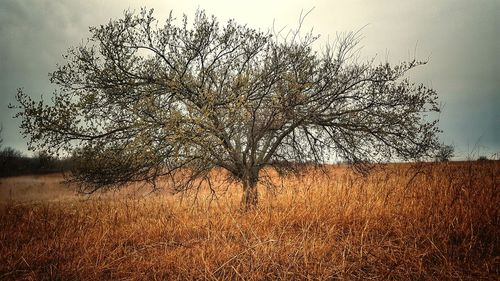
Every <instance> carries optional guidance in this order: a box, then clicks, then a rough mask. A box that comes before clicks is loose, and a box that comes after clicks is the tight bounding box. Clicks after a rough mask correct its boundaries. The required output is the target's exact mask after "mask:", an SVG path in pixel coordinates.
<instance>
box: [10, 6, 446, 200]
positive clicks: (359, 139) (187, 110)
mask: <svg viewBox="0 0 500 281" xmlns="http://www.w3.org/2000/svg"><path fill="white" fill-rule="evenodd" d="M358 41H359V35H358V33H356V32H352V33H347V34H344V35H343V36H339V37H338V38H337V40H336V41H335V42H334V43H332V44H328V45H326V46H323V47H321V48H316V47H315V44H316V42H317V37H316V36H313V35H312V34H310V33H307V34H304V35H302V34H300V32H299V31H297V32H292V33H291V34H290V35H289V36H281V34H275V33H273V32H262V31H259V30H255V29H252V28H250V27H247V26H244V25H239V24H237V23H236V22H235V21H234V20H230V21H228V22H227V24H224V25H221V24H219V23H218V21H217V19H216V18H215V17H213V16H212V17H210V16H207V15H206V14H205V13H204V12H203V11H198V12H197V13H196V16H195V17H194V20H193V21H192V24H191V23H189V22H188V20H187V17H186V16H184V18H183V19H182V20H180V21H179V20H176V19H175V18H174V17H173V16H172V15H170V17H169V18H167V19H166V20H165V21H162V22H160V21H157V20H156V19H155V18H154V17H153V13H152V10H151V11H147V10H145V9H143V10H142V11H141V12H140V13H137V14H136V13H133V12H125V14H124V17H123V18H121V19H117V20H111V21H110V22H109V23H107V24H105V25H100V26H97V27H91V28H90V37H89V39H88V40H87V42H85V43H83V44H81V45H80V46H77V47H74V48H71V49H69V51H68V53H67V54H66V55H65V56H64V58H65V61H66V62H65V64H63V65H60V66H58V67H57V69H56V70H55V71H54V72H53V73H51V74H50V81H51V82H52V83H55V84H56V85H58V90H56V91H55V92H54V93H53V95H52V102H49V103H47V102H44V101H43V100H42V101H34V100H32V99H31V98H30V96H29V95H28V94H26V93H25V92H24V91H23V90H19V91H18V94H17V101H18V104H17V105H15V107H16V108H17V109H18V110H17V114H16V116H17V117H18V118H20V119H21V121H22V124H21V130H22V133H23V134H24V135H25V136H26V137H27V138H28V139H29V144H30V147H32V148H38V149H45V150H52V151H65V152H67V153H72V154H74V156H75V159H76V161H77V163H79V165H76V166H77V167H80V169H78V168H77V169H76V170H75V172H74V174H73V176H74V177H75V179H76V180H78V181H81V182H82V183H84V184H85V186H86V187H88V188H89V189H88V190H89V191H94V190H97V189H99V188H105V187H112V186H116V185H120V184H124V183H128V182H130V181H144V180H146V181H148V182H150V183H152V184H153V186H155V183H156V180H157V179H158V178H159V177H160V176H165V175H171V176H172V178H179V177H175V176H174V175H175V174H176V173H179V172H182V173H184V174H189V175H188V177H183V179H184V180H180V181H181V182H180V183H179V185H178V186H179V189H182V188H186V187H187V186H188V183H189V182H192V181H191V180H192V179H196V178H202V177H205V176H207V174H208V172H209V171H210V170H211V169H212V168H214V167H219V168H223V169H225V170H227V171H229V174H230V175H231V176H232V177H233V178H234V179H236V180H238V181H240V182H242V186H243V187H244V190H245V192H244V193H245V196H244V199H243V200H244V201H245V204H246V205H252V204H256V203H257V190H256V184H257V182H258V180H259V172H260V171H261V169H262V168H264V167H266V166H274V167H276V168H278V169H280V168H286V167H289V165H287V164H290V163H304V162H314V163H325V162H328V160H331V159H333V157H339V158H342V159H344V160H346V161H348V162H350V163H355V164H360V165H363V164H366V163H372V162H374V161H375V162H376V161H381V160H387V159H403V160H410V159H420V158H422V157H427V156H429V155H430V153H431V152H432V151H433V150H434V149H435V148H436V147H437V146H438V143H437V140H436V133H437V132H438V131H439V130H438V128H437V125H436V121H429V120H428V118H427V117H426V114H427V113H428V112H436V111H438V110H439V109H438V107H437V95H436V92H435V91H434V90H433V89H430V88H427V87H425V86H424V85H421V84H414V83H412V82H410V81H409V80H408V79H407V78H405V74H406V73H407V72H408V71H409V70H410V69H412V68H414V67H417V66H419V65H421V64H424V63H425V62H419V61H416V60H412V61H409V62H402V63H400V64H398V65H391V64H389V63H383V64H375V63H374V62H373V60H369V61H365V62H361V61H360V59H359V58H357V57H356V50H357V49H356V48H357V44H358ZM318 49H321V50H320V51H318Z"/></svg>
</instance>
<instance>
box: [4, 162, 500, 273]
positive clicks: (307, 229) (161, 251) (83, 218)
mask: <svg viewBox="0 0 500 281" xmlns="http://www.w3.org/2000/svg"><path fill="white" fill-rule="evenodd" d="M62 180H63V178H62V177H61V175H46V176H24V177H15V178H4V179H1V180H0V182H1V183H0V279H5V280H40V279H56V280H105V279H109V280H178V279H179V280H191V279H198V280H199V279H203V280H205V279H207V280H221V279H222V280H226V279H231V280H238V279H244V280H297V279H299V280H303V279H305V280H308V279H311V280H337V279H340V280H369V279H371V280H498V279H499V278H500V243H499V237H500V212H499V210H500V189H499V181H500V162H499V161H481V162H479V161H477V162H450V163H428V164H421V165H416V164H391V165H386V166H379V167H377V168H376V169H375V170H373V171H372V172H371V173H370V174H369V175H368V176H366V177H363V176H361V175H358V174H355V173H353V172H351V170H349V169H347V168H346V167H344V166H330V167H328V168H326V170H325V171H323V172H322V171H317V170H304V173H303V175H301V176H293V177H292V176H289V177H286V178H284V179H283V180H280V179H278V178H273V179H272V180H273V181H274V182H275V183H277V185H276V187H275V188H274V189H272V190H266V189H265V188H264V186H260V194H261V197H260V202H259V207H258V208H257V209H255V210H251V211H248V212H242V211H241V210H240V205H239V200H240V196H241V190H240V188H239V187H238V186H237V185H236V184H233V185H232V186H229V189H228V190H227V191H226V190H220V191H219V192H218V193H217V196H216V197H215V196H213V194H212V193H211V192H208V191H207V190H203V188H202V190H200V191H199V192H195V191H192V192H189V193H186V194H183V195H180V194H178V195H169V194H168V192H165V191H164V192H156V193H149V192H148V190H147V189H140V188H139V187H128V188H126V189H125V190H122V191H118V192H108V193H104V194H100V193H99V194H94V195H93V196H91V197H88V196H82V195H78V194H75V192H74V191H72V188H71V187H68V186H66V185H65V184H64V183H62Z"/></svg>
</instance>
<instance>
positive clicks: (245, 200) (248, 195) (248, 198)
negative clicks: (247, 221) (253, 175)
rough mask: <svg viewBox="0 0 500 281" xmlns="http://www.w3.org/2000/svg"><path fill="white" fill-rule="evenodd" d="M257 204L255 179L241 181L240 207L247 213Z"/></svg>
mask: <svg viewBox="0 0 500 281" xmlns="http://www.w3.org/2000/svg"><path fill="white" fill-rule="evenodd" d="M258 202H259V193H258V190H257V179H245V180H244V181H243V197H242V198H241V207H242V208H243V210H244V211H248V210H251V209H254V208H255V207H257V204H258Z"/></svg>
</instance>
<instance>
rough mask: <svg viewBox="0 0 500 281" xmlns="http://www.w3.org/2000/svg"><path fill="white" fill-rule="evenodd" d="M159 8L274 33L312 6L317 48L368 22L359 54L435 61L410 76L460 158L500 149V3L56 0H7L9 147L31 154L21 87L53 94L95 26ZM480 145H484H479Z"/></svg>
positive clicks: (2, 65) (2, 91)
mask: <svg viewBox="0 0 500 281" xmlns="http://www.w3.org/2000/svg"><path fill="white" fill-rule="evenodd" d="M144 6H145V7H148V8H154V10H155V17H156V18H157V19H159V20H162V19H165V18H166V17H167V15H168V13H169V12H170V11H171V10H172V11H173V14H174V16H176V17H178V18H180V17H181V16H182V14H186V15H187V16H188V17H189V18H192V17H193V15H194V13H195V11H196V9H198V8H201V9H205V10H206V12H207V13H208V14H214V15H215V16H216V17H217V18H218V19H219V20H220V21H221V22H225V21H227V20H228V19H230V18H234V19H235V20H236V21H237V22H238V23H240V24H247V25H248V26H251V27H255V28H257V29H258V28H260V29H261V30H267V29H269V28H270V27H271V26H272V24H273V21H274V22H275V25H276V26H278V27H285V26H286V27H287V28H294V27H297V22H298V18H299V15H300V13H301V10H309V9H311V8H313V7H314V10H313V11H312V12H311V13H310V14H309V16H308V17H307V18H306V21H305V23H304V29H306V30H308V29H310V28H313V27H314V32H315V33H317V34H320V35H321V38H320V40H319V44H320V45H321V43H322V42H326V40H328V37H330V38H333V37H334V36H335V34H336V33H337V32H344V31H353V30H359V29H360V28H363V27H364V28H363V30H362V33H363V37H364V39H363V41H362V46H363V48H362V50H361V57H362V58H366V59H368V58H371V57H376V61H379V62H380V61H386V60H388V61H390V62H399V61H403V60H408V59H411V58H413V57H414V55H416V57H417V58H418V59H422V60H428V61H429V63H428V64H427V65H425V66H423V67H420V68H418V69H415V70H414V71H412V72H411V74H410V77H411V78H412V80H413V81H414V82H419V83H424V84H426V85H427V86H430V87H432V88H434V89H435V90H436V91H437V92H438V94H439V97H440V102H441V103H442V104H443V111H442V113H441V114H440V116H439V119H440V123H439V124H440V127H441V129H442V130H443V131H444V132H443V134H442V135H441V136H440V138H441V140H442V141H443V142H444V143H447V144H452V145H454V146H455V147H456V152H457V154H458V155H459V156H461V157H465V156H467V155H468V154H470V153H473V154H475V155H476V156H477V155H479V154H480V155H487V156H490V155H492V154H493V153H497V152H500V125H499V124H500V113H499V112H500V110H499V108H500V62H499V61H500V60H499V57H498V54H499V50H500V28H499V27H500V22H499V18H500V1H498V0H487V1H486V0H484V1H481V0H475V1H466V0H462V1H451V0H446V1H444V0H441V1H440V0H425V1H400V0H390V1H372V0H350V1H347V0H345V1H336V0H330V1H327V0H323V1H273V0H264V1H260V0H259V1H236V0H226V1H223V0H220V1H208V0H205V1H189V0H179V1H168V0H158V1H123V0H115V1H102V0H100V1H69V0H68V1H55V0H29V1H25V0H0V98H1V99H0V122H1V124H2V126H3V133H2V138H3V140H4V141H3V145H4V146H10V147H13V148H16V149H18V150H21V151H23V152H26V151H27V150H26V141H25V140H23V139H22V137H21V135H20V134H19V129H18V126H19V121H18V120H15V119H13V118H12V115H13V114H14V112H13V111H12V110H9V109H8V104H9V103H12V102H14V95H15V93H16V89H17V88H20V87H22V88H24V90H25V91H26V92H27V93H29V94H30V95H32V96H34V97H38V98H39V97H40V96H42V95H44V97H45V99H46V100H49V99H50V93H51V92H52V90H53V89H54V88H53V86H52V85H51V84H50V83H49V81H48V73H49V72H51V71H53V70H54V69H55V66H56V63H63V60H62V54H64V53H65V51H66V50H67V49H68V47H70V46H75V45H78V44H79V43H80V42H82V40H84V39H86V38H87V37H88V35H89V33H88V27H89V26H94V25H99V24H104V23H106V22H108V21H109V19H110V18H118V17H121V16H122V15H123V11H124V10H127V9H130V10H139V9H140V7H144ZM478 150H479V151H478Z"/></svg>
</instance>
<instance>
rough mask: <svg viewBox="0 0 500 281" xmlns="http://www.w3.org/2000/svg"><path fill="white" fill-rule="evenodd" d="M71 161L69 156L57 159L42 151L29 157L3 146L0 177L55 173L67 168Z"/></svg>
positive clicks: (0, 153)
mask: <svg viewBox="0 0 500 281" xmlns="http://www.w3.org/2000/svg"><path fill="white" fill-rule="evenodd" d="M71 163H72V161H71V159H70V158H65V159H59V158H57V157H54V156H51V155H49V154H48V153H46V152H43V151H41V152H38V153H36V154H35V155H34V156H31V157H30V156H26V155H23V154H22V153H21V152H20V151H18V150H15V149H13V148H11V147H4V148H1V150H0V177H10V176H19V175H29V174H47V173H56V172H61V171H66V170H69V169H70V168H71V166H72V164H71Z"/></svg>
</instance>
